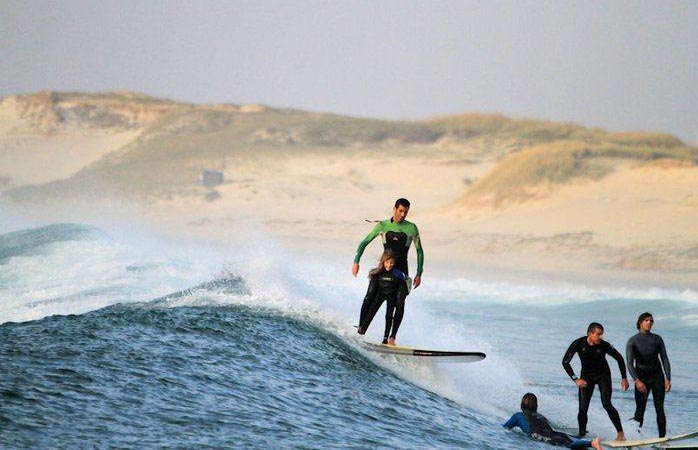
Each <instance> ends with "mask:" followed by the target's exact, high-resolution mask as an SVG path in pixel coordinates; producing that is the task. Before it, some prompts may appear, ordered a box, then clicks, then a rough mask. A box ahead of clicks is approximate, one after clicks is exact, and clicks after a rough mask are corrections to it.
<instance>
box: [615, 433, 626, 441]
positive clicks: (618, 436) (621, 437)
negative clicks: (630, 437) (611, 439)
mask: <svg viewBox="0 0 698 450" xmlns="http://www.w3.org/2000/svg"><path fill="white" fill-rule="evenodd" d="M624 440H625V433H623V432H622V431H619V432H618V434H616V441H624Z"/></svg>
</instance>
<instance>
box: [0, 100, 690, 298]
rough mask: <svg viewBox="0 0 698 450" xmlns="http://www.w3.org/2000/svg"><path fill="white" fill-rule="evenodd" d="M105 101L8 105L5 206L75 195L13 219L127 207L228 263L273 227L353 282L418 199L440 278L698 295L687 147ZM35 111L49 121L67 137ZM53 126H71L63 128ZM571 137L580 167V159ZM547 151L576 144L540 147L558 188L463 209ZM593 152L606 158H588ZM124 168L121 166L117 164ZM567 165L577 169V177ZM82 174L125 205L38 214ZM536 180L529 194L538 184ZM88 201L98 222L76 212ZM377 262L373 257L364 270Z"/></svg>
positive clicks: (3, 119)
mask: <svg viewBox="0 0 698 450" xmlns="http://www.w3.org/2000/svg"><path fill="white" fill-rule="evenodd" d="M102 97H104V98H106V100H104V101H106V102H107V103H106V104H105V103H103V101H102V100H100V99H102ZM102 97H99V98H97V99H95V98H92V97H87V100H84V101H88V100H89V102H88V103H89V105H88V106H89V107H86V106H85V105H83V104H82V103H81V102H83V100H82V97H79V98H77V100H76V98H74V97H70V96H67V97H65V96H60V95H59V96H56V95H49V96H48V97H46V95H44V97H42V98H41V99H43V100H42V101H43V102H44V103H41V102H40V101H39V100H41V99H39V100H37V99H35V98H32V99H31V102H30V103H31V106H32V108H31V111H33V112H32V115H31V116H22V114H20V113H19V112H17V111H19V110H17V107H16V105H15V106H12V102H10V103H7V102H4V106H3V108H4V109H3V108H0V113H2V114H0V199H2V197H1V195H2V192H1V190H2V189H8V188H13V187H18V186H22V185H41V184H43V183H47V182H51V181H55V180H61V179H65V180H64V182H62V183H63V184H58V185H56V184H50V185H46V186H48V187H47V188H46V189H44V190H43V191H42V190H41V189H39V190H38V191H36V193H33V194H32V195H33V196H34V197H32V196H30V197H27V198H28V200H25V203H22V204H20V205H19V206H17V205H15V206H17V207H18V208H19V209H20V210H22V211H24V213H26V214H28V215H30V216H33V217H38V216H41V214H43V215H44V218H45V220H49V219H53V220H54V221H57V220H72V221H85V220H89V218H90V216H89V214H86V213H85V211H93V214H94V217H99V215H100V212H99V211H100V205H101V208H102V212H105V211H108V212H109V214H118V211H119V207H117V206H115V205H129V206H128V207H127V208H125V209H124V214H125V215H127V216H128V217H133V215H134V211H135V214H137V215H138V216H139V218H140V219H142V220H145V221H147V222H149V223H151V224H152V225H153V226H156V227H157V228H159V229H161V230H165V231H166V232H167V233H169V234H170V235H171V236H172V237H173V238H175V239H176V238H177V236H181V237H184V236H186V237H189V238H194V239H200V240H202V241H206V242H209V243H212V244H214V245H218V246H221V245H223V246H224V245H232V242H234V241H235V239H237V238H239V236H240V235H241V234H244V233H245V232H247V231H249V230H250V229H259V227H261V228H262V229H263V230H264V232H265V233H268V234H269V236H274V237H275V238H276V239H279V241H280V243H281V245H284V246H287V247H289V248H292V249H294V250H296V251H299V252H301V253H303V254H306V255H309V256H312V255H313V254H319V255H320V254H321V255H327V256H334V257H335V258H336V257H337V255H345V257H346V258H345V259H346V261H347V267H349V264H350V262H351V259H352V257H353V253H354V250H355V248H356V245H357V243H358V242H359V240H360V239H361V238H362V237H363V236H364V235H365V234H366V233H367V232H368V231H369V230H370V228H371V226H372V225H371V224H370V223H367V222H366V221H365V219H369V220H374V219H382V218H386V217H388V216H389V214H390V210H391V207H392V203H393V202H394V200H395V199H396V198H398V197H407V198H409V199H410V200H411V201H412V203H413V207H412V210H411V212H410V219H411V220H413V221H414V222H415V223H417V224H418V225H419V227H420V230H421V233H422V237H423V242H424V245H425V252H426V256H427V260H426V271H425V275H429V274H430V273H432V274H442V275H443V274H446V273H459V274H460V275H465V276H468V275H469V274H474V273H475V272H480V273H491V272H502V273H503V272H507V273H509V274H519V275H520V276H522V277H529V276H544V277H550V278H551V279H553V278H570V279H574V280H576V281H582V282H616V281H621V282H626V283H627V282H629V283H633V284H653V285H656V284H661V285H664V286H673V287H691V288H698V227H696V226H695V224H696V223H698V160H697V159H696V156H695V155H696V154H698V153H696V149H695V148H693V147H687V146H684V145H683V144H682V143H681V142H680V141H677V140H676V139H675V138H672V137H668V136H665V135H658V136H654V135H650V134H639V135H627V134H626V135H623V134H616V135H613V134H608V135H607V134H604V133H603V132H600V131H589V130H586V129H583V128H581V127H577V126H574V125H569V124H566V125H556V124H550V123H545V122H534V121H520V122H515V121H510V120H509V119H506V118H503V117H501V116H492V117H490V116H483V117H479V116H467V117H466V118H465V119H464V118H463V117H460V116H459V117H456V118H453V119H450V118H448V119H443V120H442V121H440V122H439V121H436V122H423V123H416V124H412V123H399V124H393V123H390V122H371V121H366V120H363V119H362V120H357V122H356V123H355V122H353V119H348V118H341V117H336V116H328V117H325V116H322V115H318V114H306V113H303V112H297V111H275V110H272V109H269V108H265V107H258V108H248V109H247V110H245V111H243V109H244V108H243V107H236V106H234V105H223V106H221V105H219V106H215V105H214V106H211V107H204V106H200V107H196V108H193V109H192V107H190V106H186V105H184V106H182V105H177V104H168V103H163V102H162V101H159V100H151V99H148V98H145V97H143V96H135V97H134V96H132V95H131V96H129V95H126V94H119V95H116V96H115V95H106V96H102ZM46 98H48V100H46ZM132 98H135V99H136V100H137V105H136V106H133V105H131V104H130V103H129V102H131V101H132V100H131V99H132ZM134 101H135V100H134ZM37 102H38V103H37ZM46 102H49V103H48V104H46ZM100 102H102V103H100ZM115 102H116V103H115ZM119 102H120V103H119ZM124 102H126V103H125V104H124ZM113 104H117V106H118V107H114V106H113ZM150 105H154V106H150ZM11 107H12V108H15V109H12V108H11ZM61 108H62V109H61ZM100 108H101V109H100ZM114 108H115V109H114ZM148 108H153V109H151V110H149V109H148ZM207 108H208V109H207ZM25 109H26V108H25ZM15 110H17V111H15ZM3 111H4V112H3ZM8 111H9V112H8ZM13 111H14V112H13ZM36 111H51V113H50V114H49V119H51V120H53V121H51V120H48V119H46V117H44V116H43V115H42V114H41V113H37V112H36ZM56 111H58V112H59V113H60V114H63V116H65V117H68V118H69V120H72V121H73V122H69V121H68V122H65V121H61V120H58V121H56V120H55V117H54V116H55V112H56ZM65 111H68V113H66V112H65ZM76 111H77V112H76ZM85 111H87V113H86V112H85ZM168 114H169V115H168ZM243 115H244V116H243ZM76 117H77V119H76ZM105 118H106V119H105ZM144 118H145V119H144ZM464 120H466V121H470V122H465V124H463V121H464ZM76 121H77V122H76ZM323 121H324V122H323ZM37 123H38V124H40V125H41V126H37V125H36V124H37ZM47 123H48V124H49V125H50V127H49V128H48V129H49V130H50V132H47V131H46V130H47V128H46V126H47V125H46V124H47ZM472 123H475V124H476V125H472ZM32 124H33V125H32ZM398 125H399V126H398ZM412 127H416V130H417V131H415V130H414V129H413V128H412ZM459 127H460V128H459ZM462 127H466V128H467V127H471V128H467V129H463V128H462ZM32 130H33V131H32ZM151 130H152V131H151ZM464 130H465V131H464ZM483 130H484V131H483ZM569 135H574V136H575V138H574V139H575V141H573V145H572V146H571V147H570V148H572V149H573V151H574V152H577V153H574V154H572V153H569V154H568V153H565V152H567V151H568V150H567V147H565V145H566V144H565V141H564V140H565V139H567V137H566V136H569ZM260 136H262V137H264V138H263V139H262V138H260ZM279 136H282V137H284V139H283V142H281V141H279V139H278V137H279ZM532 136H533V137H532ZM260 139H261V140H260ZM352 139H355V140H352ZM536 139H538V140H541V142H543V143H544V144H545V143H547V142H549V141H550V140H555V139H558V140H559V139H562V141H559V142H561V143H560V144H555V145H556V146H555V147H552V148H551V150H550V151H553V152H555V153H554V154H555V155H556V156H555V158H553V159H547V160H546V159H542V160H541V155H542V156H543V157H545V155H546V153H545V152H546V151H549V150H547V148H546V147H540V148H539V149H537V150H535V152H537V153H532V155H533V156H534V157H535V158H538V159H529V160H527V161H528V164H533V166H532V168H528V169H530V171H531V173H533V174H534V175H535V174H536V173H537V172H536V170H538V167H537V166H535V164H538V163H537V162H536V161H538V160H541V161H542V164H547V165H548V166H547V167H545V170H546V171H548V172H550V171H551V170H552V175H548V172H541V173H544V174H545V176H546V177H547V176H551V177H552V178H550V180H548V179H547V178H545V177H544V178H543V179H542V180H543V181H540V180H539V181H535V180H537V179H536V178H534V182H533V183H534V184H531V185H528V186H526V187H525V188H526V189H527V192H528V193H529V194H530V195H527V196H526V197H523V198H519V199H518V200H516V198H514V200H513V201H508V202H504V203H492V202H489V203H488V202H481V201H479V200H478V201H473V200H472V199H468V198H467V197H464V195H465V194H467V193H468V192H469V190H470V189H472V187H473V186H477V185H478V183H479V181H480V180H484V179H487V177H488V176H489V175H490V174H491V173H492V172H493V171H494V170H495V169H497V168H498V167H500V165H501V164H503V163H502V162H503V161H509V166H511V165H512V164H511V161H517V160H513V159H511V158H510V155H513V157H516V156H517V155H522V153H520V152H523V151H524V150H525V149H526V148H528V147H529V146H535V145H538V144H537V142H538V141H536ZM587 141H588V142H592V143H593V142H597V143H596V144H593V145H592V144H590V145H591V147H589V149H590V150H587V147H585V146H586V145H587V144H585V142H587ZM599 142H600V143H599ZM546 145H547V144H546ZM579 148H581V153H580V151H579V150H578V149H579ZM175 150H176V151H175ZM115 152H118V153H119V154H120V155H122V156H123V157H120V158H112V159H109V157H110V156H111V155H113V154H116V153H115ZM569 155H573V157H572V159H570V156H569ZM609 155H610V156H609ZM523 156H525V155H523ZM575 158H576V159H575ZM580 158H586V159H580ZM594 158H596V159H594ZM530 161H533V162H532V163H531V162H530ZM556 164H567V166H564V167H563V169H565V170H566V172H564V171H562V172H561V171H559V170H558V169H557V167H556ZM577 164H579V167H580V168H581V169H580V172H579V175H577V174H576V173H575V172H574V170H576V169H575V168H576V165H577ZM551 167H552V169H551ZM203 168H211V169H216V170H220V171H222V172H223V173H224V177H225V181H224V183H223V184H221V185H219V186H215V187H213V188H210V187H203V186H201V184H200V179H199V174H200V171H201V170H202V169H203ZM514 168H515V169H516V167H514ZM83 169H84V170H83ZM80 170H83V172H85V173H88V174H89V176H88V177H83V178H79V180H81V182H84V180H88V181H89V180H99V179H100V178H102V177H110V178H111V179H115V180H116V182H117V187H118V181H119V177H120V176H128V177H129V178H128V181H124V183H125V184H126V185H125V186H124V188H125V190H124V191H123V192H124V194H123V195H125V197H124V196H122V197H120V198H119V197H118V195H119V194H118V192H119V191H118V189H117V190H115V191H110V192H109V195H110V196H116V197H112V198H106V199H105V195H106V193H101V194H100V193H99V192H96V193H95V195H96V196H97V197H93V198H90V199H87V200H81V199H80V198H79V197H76V198H72V197H71V198H67V197H66V195H64V194H61V195H59V196H58V197H57V199H58V201H57V200H56V198H52V199H51V201H50V204H51V205H52V206H56V204H57V203H67V204H68V206H66V207H65V208H64V209H63V211H62V212H61V213H60V214H59V213H56V214H54V215H53V216H49V215H48V213H47V211H48V210H47V209H46V206H45V204H44V206H42V207H41V208H37V207H34V206H32V205H33V203H32V202H34V201H37V200H41V198H40V197H41V196H42V195H50V194H52V193H54V192H68V193H71V194H70V195H71V196H73V195H77V194H75V193H78V194H79V193H81V191H83V190H84V189H82V186H81V185H80V184H77V185H75V186H78V187H79V189H73V190H65V191H61V190H60V189H62V188H63V187H64V185H67V186H71V183H72V182H73V180H78V177H74V176H73V175H75V174H76V173H77V172H78V171H80ZM172 171H175V172H172ZM83 172H81V173H83ZM170 172H171V173H170ZM560 174H562V175H564V177H562V175H560ZM151 175H152V179H150V180H148V179H146V178H147V177H151ZM163 175H168V176H163ZM525 175H526V173H524V178H517V179H523V180H524V182H526V180H527V178H525ZM517 176H518V177H521V174H520V173H519V174H517ZM139 177H140V178H139ZM144 177H146V178H144ZM555 177H558V178H555ZM560 177H562V178H560ZM160 179H162V180H168V181H167V182H176V185H172V186H170V185H162V182H159V181H157V180H160ZM490 179H491V177H490ZM3 180H4V181H3ZM546 180H547V181H546ZM76 182H77V181H76ZM503 182H507V180H504V181H503ZM75 186H73V188H74V187H75ZM139 186H143V188H142V190H140V191H139ZM146 186H147V190H146ZM153 186H154V187H155V189H154V188H153ZM480 187H482V185H480ZM515 187H516V188H518V187H519V186H515ZM39 188H40V186H39ZM90 188H95V189H96V188H97V186H96V185H91V186H87V189H88V190H89V189H90ZM7 192H10V191H7ZM37 195H38V196H39V198H38V199H37V197H36V196H37ZM95 198H100V199H101V200H100V201H99V202H98V203H95V201H94V200H95ZM464 199H465V200H464ZM476 200H477V199H476ZM81 201H82V202H84V205H88V206H89V208H87V209H83V208H80V207H78V206H75V205H79V204H80V202H81ZM37 204H38V203H37ZM126 211H128V212H127V213H126ZM78 212H79V213H78ZM71 214H73V216H71ZM76 214H77V215H76ZM246 230H247V231H246ZM379 250H380V249H379V246H378V245H374V246H372V247H371V248H370V249H369V251H368V252H367V255H366V260H365V261H366V262H365V264H368V265H370V264H372V259H373V258H374V257H375V256H376V254H377V253H378V252H379Z"/></svg>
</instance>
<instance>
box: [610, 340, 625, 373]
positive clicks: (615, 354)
mask: <svg viewBox="0 0 698 450" xmlns="http://www.w3.org/2000/svg"><path fill="white" fill-rule="evenodd" d="M606 353H607V354H609V355H611V357H612V358H613V359H615V360H616V361H617V362H618V369H619V370H620V375H621V378H628V374H627V372H626V370H625V360H624V359H623V355H621V354H620V352H619V351H618V350H616V348H615V347H614V346H612V345H611V344H608V350H607V351H606Z"/></svg>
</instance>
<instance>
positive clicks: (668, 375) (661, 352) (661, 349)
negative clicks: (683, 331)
mask: <svg viewBox="0 0 698 450" xmlns="http://www.w3.org/2000/svg"><path fill="white" fill-rule="evenodd" d="M659 357H660V358H662V366H663V367H664V374H665V376H666V379H667V380H669V381H671V364H669V356H668V355H667V354H666V347H665V346H664V339H662V338H661V337H660V338H659Z"/></svg>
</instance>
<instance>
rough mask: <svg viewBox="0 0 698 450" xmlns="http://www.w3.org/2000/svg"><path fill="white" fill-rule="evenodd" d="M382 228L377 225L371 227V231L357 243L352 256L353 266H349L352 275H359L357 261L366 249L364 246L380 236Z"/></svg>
mask: <svg viewBox="0 0 698 450" xmlns="http://www.w3.org/2000/svg"><path fill="white" fill-rule="evenodd" d="M382 228H383V227H382V226H381V224H380V223H377V224H376V226H375V227H373V230H371V232H370V233H368V234H367V235H366V237H365V238H364V240H363V241H361V242H360V243H359V246H358V247H357V248H356V256H354V264H352V266H351V274H352V275H354V276H356V275H357V274H358V273H359V261H361V255H363V254H364V249H366V246H367V245H368V244H370V243H371V241H372V240H374V239H375V238H376V236H378V235H379V234H380V232H381V230H382Z"/></svg>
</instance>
